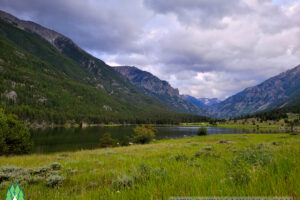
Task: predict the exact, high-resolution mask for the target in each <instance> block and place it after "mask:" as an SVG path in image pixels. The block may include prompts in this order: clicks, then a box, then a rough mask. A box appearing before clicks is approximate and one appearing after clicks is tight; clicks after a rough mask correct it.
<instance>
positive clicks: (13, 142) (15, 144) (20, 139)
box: [0, 109, 32, 155]
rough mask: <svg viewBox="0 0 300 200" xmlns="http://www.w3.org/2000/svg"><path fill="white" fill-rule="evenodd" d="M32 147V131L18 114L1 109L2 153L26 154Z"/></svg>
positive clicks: (0, 136) (0, 151)
mask: <svg viewBox="0 0 300 200" xmlns="http://www.w3.org/2000/svg"><path fill="white" fill-rule="evenodd" d="M31 149H32V140H31V137H30V132H29V131H28V129H27V128H26V127H25V126H24V124H23V123H22V122H20V121H19V120H18V117H17V116H16V115H12V114H9V115H5V114H4V112H3V110H2V109H0V155H10V154H25V153H29V152H30V151H31Z"/></svg>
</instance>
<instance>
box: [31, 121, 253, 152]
mask: <svg viewBox="0 0 300 200" xmlns="http://www.w3.org/2000/svg"><path fill="white" fill-rule="evenodd" d="M133 128H134V126H118V127H87V128H63V127H60V128H46V129H37V130H32V131H31V133H32V138H33V141H34V150H33V152H34V153H52V152H62V151H76V150H80V149H95V148H97V147H98V144H99V139H100V138H101V136H102V135H103V134H104V133H110V134H111V136H112V138H115V139H119V140H121V139H122V137H124V136H129V137H131V136H133ZM155 128H156V129H157V130H158V131H157V133H156V139H165V138H182V137H185V136H191V135H196V133H197V130H198V128H199V127H195V126H191V127H182V126H163V127H162V126H161V127H155ZM207 130H208V134H226V133H250V131H249V130H239V129H229V128H219V127H207Z"/></svg>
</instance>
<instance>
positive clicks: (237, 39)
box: [0, 0, 300, 98]
mask: <svg viewBox="0 0 300 200" xmlns="http://www.w3.org/2000/svg"><path fill="white" fill-rule="evenodd" d="M286 2H288V3H286ZM0 8H1V9H3V10H5V11H7V12H10V13H12V14H13V15H16V16H17V17H19V18H23V19H27V20H32V21H35V22H37V23H39V24H42V25H44V26H46V27H49V28H51V29H54V30H56V31H57V32H60V33H62V34H64V35H66V36H68V37H70V38H71V39H72V40H74V41H75V42H76V43H77V44H78V45H79V46H81V47H83V48H84V49H86V50H88V51H89V52H90V53H92V54H93V55H96V56H97V57H99V58H100V59H103V60H104V61H106V62H108V63H109V64H111V65H135V66H137V67H140V68H142V69H144V70H148V71H150V72H152V73H154V74H155V75H157V76H158V77H160V78H162V79H165V80H167V81H169V82H170V83H171V84H172V85H173V86H174V87H177V88H179V90H180V92H181V93H186V94H191V95H194V96H196V97H219V98H225V97H227V96H229V95H232V94H234V93H236V92H238V91H240V90H242V89H244V88H245V87H249V86H253V85H255V84H257V83H260V82H261V81H263V80H265V79H267V78H269V77H270V76H273V75H276V74H278V73H280V72H282V71H285V70H287V69H289V68H292V67H293V66H296V65H298V64H300V37H299V35H300V20H299V19H300V2H299V1H295V0H289V1H281V0H276V1H273V0H229V1H225V0H131V1H124V0H110V1H104V0H85V1H84V0H63V1H62V0H51V1H40V0H23V1H19V0H1V1H0Z"/></svg>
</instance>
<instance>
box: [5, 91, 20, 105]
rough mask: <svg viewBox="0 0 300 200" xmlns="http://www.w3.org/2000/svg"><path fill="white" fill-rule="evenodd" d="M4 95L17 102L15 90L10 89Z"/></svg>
mask: <svg viewBox="0 0 300 200" xmlns="http://www.w3.org/2000/svg"><path fill="white" fill-rule="evenodd" d="M5 96H6V98H8V99H10V100H12V101H13V102H15V103H16V102H17V98H18V95H17V93H16V92H15V91H11V92H9V93H7V94H6V95H5Z"/></svg>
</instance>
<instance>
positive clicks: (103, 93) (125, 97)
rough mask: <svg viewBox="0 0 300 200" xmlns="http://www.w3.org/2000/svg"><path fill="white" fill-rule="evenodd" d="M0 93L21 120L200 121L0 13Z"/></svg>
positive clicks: (54, 36) (68, 43)
mask: <svg viewBox="0 0 300 200" xmlns="http://www.w3.org/2000/svg"><path fill="white" fill-rule="evenodd" d="M0 45H1V49H0V71H1V74H0V93H1V104H2V107H5V109H6V112H10V113H16V114H17V115H19V116H20V117H21V118H22V119H23V120H29V121H34V120H38V121H42V120H46V121H49V122H55V123H65V122H66V121H68V120H72V121H76V122H81V121H87V122H91V123H108V122H121V123H122V122H132V123H140V122H149V123H151V122H153V123H154V122H158V123H171V122H175V121H177V122H178V121H181V119H187V120H193V119H198V120H199V119H201V117H198V116H191V115H185V114H179V113H176V112H174V111H173V110H172V109H171V108H169V107H168V106H167V105H165V104H164V103H163V102H161V101H159V100H157V99H156V98H153V97H151V96H149V95H146V94H144V92H143V91H142V90H141V89H139V88H137V87H135V86H134V85H132V84H131V83H130V82H129V81H128V80H127V79H126V78H124V77H123V76H121V75H120V74H119V73H117V72H115V71H114V69H113V68H111V67H110V66H108V65H106V64H105V63H104V62H103V61H101V60H99V59H97V58H95V57H93V56H91V55H90V54H88V53H86V52H85V51H84V50H82V49H81V48H80V47H78V46H77V45H76V44H75V43H74V42H73V41H72V40H70V39H69V38H67V37H65V36H63V35H61V34H59V33H56V32H55V31H52V30H49V29H46V28H44V27H42V26H40V25H38V24H35V23H33V22H26V21H22V20H19V19H17V18H15V17H13V16H11V15H9V14H7V13H5V12H0Z"/></svg>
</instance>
